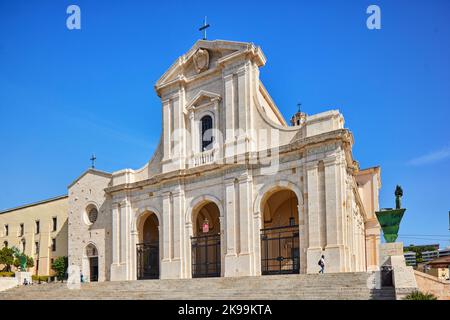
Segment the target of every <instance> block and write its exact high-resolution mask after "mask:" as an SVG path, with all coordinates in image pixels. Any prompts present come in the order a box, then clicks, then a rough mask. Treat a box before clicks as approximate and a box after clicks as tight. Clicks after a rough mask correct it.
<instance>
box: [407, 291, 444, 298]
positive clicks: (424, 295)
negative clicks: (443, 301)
mask: <svg viewBox="0 0 450 320" xmlns="http://www.w3.org/2000/svg"><path fill="white" fill-rule="evenodd" d="M405 300H437V297H436V296H435V295H434V294H432V293H424V292H420V291H414V292H412V293H410V294H408V295H407V296H406V297H405Z"/></svg>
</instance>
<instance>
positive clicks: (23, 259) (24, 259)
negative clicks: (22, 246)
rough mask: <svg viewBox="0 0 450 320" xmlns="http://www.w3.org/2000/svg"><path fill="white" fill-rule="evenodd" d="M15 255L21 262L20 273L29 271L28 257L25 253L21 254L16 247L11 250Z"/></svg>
mask: <svg viewBox="0 0 450 320" xmlns="http://www.w3.org/2000/svg"><path fill="white" fill-rule="evenodd" d="M11 249H12V251H13V254H14V257H15V258H16V259H17V260H19V268H20V271H27V256H26V254H24V253H23V252H20V250H19V249H17V248H16V247H12V248H11Z"/></svg>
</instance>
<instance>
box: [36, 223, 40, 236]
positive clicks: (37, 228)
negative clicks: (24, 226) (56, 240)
mask: <svg viewBox="0 0 450 320" xmlns="http://www.w3.org/2000/svg"><path fill="white" fill-rule="evenodd" d="M39 229H40V223H39V220H37V221H36V234H39Z"/></svg>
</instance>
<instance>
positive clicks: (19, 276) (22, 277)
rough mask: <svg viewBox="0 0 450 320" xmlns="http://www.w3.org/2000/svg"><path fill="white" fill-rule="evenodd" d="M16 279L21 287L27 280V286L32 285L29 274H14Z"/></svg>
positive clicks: (22, 272) (19, 272)
mask: <svg viewBox="0 0 450 320" xmlns="http://www.w3.org/2000/svg"><path fill="white" fill-rule="evenodd" d="M16 279H17V283H18V285H19V286H21V285H23V282H24V281H25V279H27V282H28V284H31V283H33V280H32V278H31V272H25V271H18V272H16Z"/></svg>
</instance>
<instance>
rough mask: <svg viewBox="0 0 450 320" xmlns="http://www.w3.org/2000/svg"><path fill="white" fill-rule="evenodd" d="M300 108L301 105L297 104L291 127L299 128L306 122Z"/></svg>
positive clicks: (304, 114)
mask: <svg viewBox="0 0 450 320" xmlns="http://www.w3.org/2000/svg"><path fill="white" fill-rule="evenodd" d="M301 106H302V104H301V103H298V104H297V107H298V111H297V112H296V113H295V114H294V115H293V116H292V118H291V125H292V126H294V127H295V126H297V127H299V126H301V125H303V124H304V123H305V121H306V113H304V112H302V111H301V109H300V107H301Z"/></svg>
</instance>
